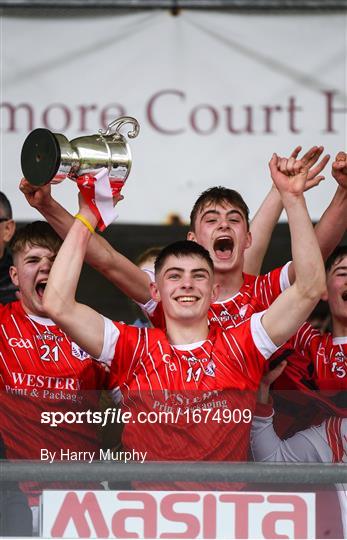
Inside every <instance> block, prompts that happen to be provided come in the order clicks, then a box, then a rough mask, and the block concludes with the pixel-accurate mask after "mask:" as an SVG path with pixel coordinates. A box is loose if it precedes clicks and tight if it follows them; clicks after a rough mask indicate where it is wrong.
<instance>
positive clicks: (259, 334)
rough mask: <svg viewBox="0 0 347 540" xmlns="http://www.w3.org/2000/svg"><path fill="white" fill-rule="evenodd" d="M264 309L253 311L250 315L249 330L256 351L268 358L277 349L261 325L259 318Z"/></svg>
mask: <svg viewBox="0 0 347 540" xmlns="http://www.w3.org/2000/svg"><path fill="white" fill-rule="evenodd" d="M264 313H265V311H260V312H259V313H254V314H253V315H252V317H251V332H252V338H253V341H254V343H255V346H256V347H257V349H258V351H259V352H260V353H261V354H262V355H263V356H264V358H266V360H268V359H269V358H270V356H272V355H273V354H274V352H276V351H277V349H279V347H277V345H275V344H274V342H273V341H272V340H271V339H270V336H269V335H268V333H267V332H266V330H265V328H264V326H263V325H262V322H261V318H262V316H263V315H264Z"/></svg>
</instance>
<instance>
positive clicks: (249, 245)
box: [245, 231, 252, 249]
mask: <svg viewBox="0 0 347 540" xmlns="http://www.w3.org/2000/svg"><path fill="white" fill-rule="evenodd" d="M251 245H252V233H251V231H248V233H247V237H246V246H245V249H248V248H249V247H251Z"/></svg>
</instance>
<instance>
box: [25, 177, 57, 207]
mask: <svg viewBox="0 0 347 540" xmlns="http://www.w3.org/2000/svg"><path fill="white" fill-rule="evenodd" d="M19 189H20V191H21V192H22V193H24V195H25V198H26V200H27V201H28V203H29V204H30V206H32V207H33V208H37V209H40V208H44V207H45V206H46V205H47V204H48V203H49V202H50V201H51V200H52V196H51V185H50V184H46V185H44V186H34V185H32V184H30V183H29V182H28V180H27V179H26V178H22V179H21V181H20V183H19Z"/></svg>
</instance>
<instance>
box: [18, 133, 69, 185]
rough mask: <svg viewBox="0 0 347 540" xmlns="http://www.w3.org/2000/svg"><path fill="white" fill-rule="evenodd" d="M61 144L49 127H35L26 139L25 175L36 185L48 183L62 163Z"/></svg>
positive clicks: (23, 153) (23, 159) (23, 151)
mask: <svg viewBox="0 0 347 540" xmlns="http://www.w3.org/2000/svg"><path fill="white" fill-rule="evenodd" d="M60 158H61V152H60V146H59V143H58V141H57V139H56V137H55V135H54V134H53V133H52V132H51V131H49V129H44V128H38V129H34V131H32V132H31V133H29V135H28V136H27V138H26V139H25V141H24V144H23V148H22V153H21V166H22V171H23V175H24V177H25V178H26V179H27V180H28V181H29V182H30V184H33V185H34V186H43V185H45V184H48V183H49V182H50V181H51V180H52V179H53V178H54V177H55V175H56V173H57V171H58V169H59V165H60Z"/></svg>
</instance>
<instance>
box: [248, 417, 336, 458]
mask: <svg viewBox="0 0 347 540" xmlns="http://www.w3.org/2000/svg"><path fill="white" fill-rule="evenodd" d="M251 449H252V453H253V457H254V460H255V461H286V462H299V463H310V462H311V463H315V462H330V463H331V462H332V457H333V456H332V451H331V448H330V446H329V444H328V442H327V437H326V429H325V422H323V424H321V425H320V426H314V427H311V428H309V429H305V430H303V431H299V432H298V433H296V434H295V435H293V437H290V438H289V439H285V440H282V439H280V438H279V437H278V436H277V435H276V432H275V430H274V428H273V414H272V416H268V417H260V416H254V417H253V422H252V430H251Z"/></svg>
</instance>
